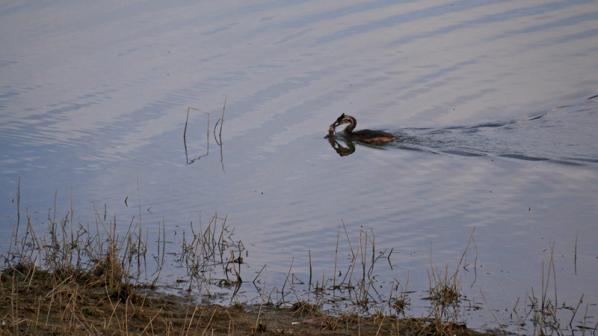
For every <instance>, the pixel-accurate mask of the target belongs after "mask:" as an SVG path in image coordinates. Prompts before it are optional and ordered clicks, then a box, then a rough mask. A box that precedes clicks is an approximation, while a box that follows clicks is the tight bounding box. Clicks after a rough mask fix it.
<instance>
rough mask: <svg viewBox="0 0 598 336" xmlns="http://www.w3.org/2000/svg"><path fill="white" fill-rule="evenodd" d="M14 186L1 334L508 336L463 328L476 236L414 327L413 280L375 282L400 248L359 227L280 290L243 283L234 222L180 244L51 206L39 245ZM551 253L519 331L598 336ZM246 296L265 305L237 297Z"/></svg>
mask: <svg viewBox="0 0 598 336" xmlns="http://www.w3.org/2000/svg"><path fill="white" fill-rule="evenodd" d="M18 185H19V187H18V188H17V194H16V197H15V200H13V202H14V203H15V205H16V225H14V229H13V230H14V231H13V234H12V236H11V238H10V245H9V247H8V249H7V250H6V251H0V335H127V336H128V335H185V336H187V335H202V336H203V335H506V334H510V333H509V332H507V331H506V330H501V329H496V330H486V331H479V330H472V329H470V328H468V327H467V326H466V324H465V322H464V321H463V315H462V312H463V310H468V309H469V310H471V309H473V310H477V309H480V308H481V307H478V306H476V305H475V304H473V305H472V302H471V301H469V299H468V298H466V297H465V296H464V295H463V294H462V292H461V283H460V274H459V270H460V269H467V268H469V269H473V274H474V281H475V279H476V278H477V273H476V269H477V246H476V243H475V240H474V233H475V232H474V231H472V232H471V235H470V237H469V239H468V241H467V244H466V246H465V248H464V251H463V254H462V255H461V257H460V260H459V261H458V264H457V266H456V267H455V268H454V271H452V272H451V271H449V268H448V266H447V267H445V268H443V269H437V268H436V267H433V266H432V267H431V268H430V270H429V271H428V281H429V283H428V287H427V288H428V289H427V291H426V294H427V296H426V297H425V298H424V300H427V301H428V302H429V313H428V314H427V315H426V316H417V317H413V316H409V314H408V312H409V308H410V304H411V297H410V295H411V294H412V293H413V291H409V290H408V287H409V280H408V279H407V281H406V282H400V281H399V280H397V279H394V280H392V281H391V282H390V283H388V282H387V283H382V282H381V281H380V280H378V277H377V272H379V271H380V268H381V267H383V266H384V267H389V268H390V269H391V270H392V269H393V264H392V258H391V256H392V254H393V249H390V250H387V249H382V250H380V249H378V248H377V245H376V240H375V236H374V233H373V232H372V231H371V230H367V229H365V228H361V229H360V230H359V235H358V237H357V238H355V237H354V232H353V233H350V232H349V230H348V229H347V227H346V226H345V225H344V223H343V224H342V227H340V228H339V230H338V231H337V239H336V246H335V253H334V263H333V265H329V267H328V270H326V271H323V272H322V273H321V274H316V272H314V271H313V269H312V266H313V265H312V258H311V251H307V252H308V258H309V267H308V274H305V273H303V274H302V275H300V276H298V275H297V274H296V273H295V272H294V268H293V267H294V266H293V261H294V258H293V259H292V260H291V265H290V267H289V269H288V272H287V274H286V277H285V278H284V281H283V282H282V283H281V284H278V285H280V287H271V286H270V287H268V286H266V285H265V281H263V280H262V277H263V275H264V273H266V272H267V270H266V268H267V267H266V266H267V265H264V266H263V267H261V268H260V269H259V271H258V272H254V274H247V273H249V272H248V270H247V269H248V267H247V266H246V260H245V259H246V258H247V257H248V252H247V250H246V249H245V245H244V244H243V242H242V241H241V240H235V239H234V238H233V230H232V228H231V227H230V226H229V224H228V222H227V217H220V216H218V215H217V214H215V215H214V216H212V217H211V218H210V219H209V221H208V222H207V223H204V224H202V223H199V225H197V224H194V223H192V222H191V223H190V225H189V227H188V229H187V230H188V231H186V230H184V231H180V232H179V233H178V234H177V232H174V236H176V237H173V236H172V235H170V234H169V235H167V234H166V231H167V230H166V224H165V223H164V222H161V223H160V225H159V226H158V228H157V232H153V233H152V234H151V235H149V234H148V232H147V230H146V229H145V228H144V227H143V224H142V221H141V212H140V214H139V216H133V217H132V218H131V219H130V220H129V221H127V222H126V223H125V222H122V221H120V222H119V224H118V225H117V218H116V216H109V215H108V209H107V207H106V206H104V208H103V209H102V210H101V211H100V210H98V209H96V208H94V210H95V216H94V218H95V223H93V224H89V223H88V224H86V225H83V224H80V223H77V221H76V219H75V211H74V210H73V209H72V208H70V209H68V210H67V211H66V214H65V215H64V216H62V217H59V216H58V215H57V210H56V201H55V202H54V208H53V210H52V209H50V210H49V211H48V217H47V224H46V229H45V230H44V232H43V233H42V234H41V235H40V234H38V232H36V229H37V230H39V229H40V228H42V227H43V226H44V225H43V224H36V225H34V224H33V223H32V218H31V216H30V215H29V214H26V215H25V216H22V215H21V199H20V183H19V184H18ZM55 198H56V195H55ZM126 202H127V200H126V198H125V203H126ZM140 211H141V210H140ZM351 236H353V239H352V238H351ZM167 245H168V247H167ZM553 254H554V252H553V249H552V247H551V249H550V258H549V260H548V261H546V263H545V264H544V263H543V264H542V274H541V276H542V277H541V278H542V288H541V291H540V292H539V293H537V294H538V295H536V294H534V292H533V288H532V294H531V295H530V297H529V298H528V301H527V303H525V307H524V308H523V310H520V309H519V310H518V309H516V307H517V305H518V304H519V300H518V301H517V303H516V307H514V308H513V314H515V315H517V317H516V319H514V321H515V322H513V323H517V325H520V326H521V327H525V326H526V324H527V323H530V325H527V328H529V327H530V326H531V327H533V329H532V330H533V334H534V335H548V334H556V335H561V334H563V333H564V331H567V330H568V331H571V332H573V331H574V330H580V331H582V332H583V331H591V332H595V331H596V328H598V324H597V325H596V327H594V328H589V327H586V325H587V324H586V323H585V321H586V316H585V315H584V317H583V321H584V323H583V324H581V325H574V320H575V317H576V315H577V313H578V310H580V307H582V303H583V295H582V296H581V298H580V300H579V302H578V303H577V305H576V306H570V305H565V303H564V302H561V303H560V304H559V302H558V301H557V299H556V298H557V286H556V284H557V282H556V267H555V263H554V257H553ZM319 266H321V265H319ZM544 266H546V268H545V267H544ZM173 267H175V268H177V270H176V272H172V269H173ZM172 273H176V278H173V274H172ZM179 275H180V276H179ZM164 277H166V278H168V279H167V280H163V278H164ZM419 285H421V284H419ZM247 286H253V288H254V289H253V290H252V292H255V293H256V295H257V296H258V297H257V298H256V299H257V301H256V300H253V301H250V300H247V299H246V298H243V299H241V298H240V295H238V294H239V292H243V291H242V290H241V289H242V288H247ZM388 289H390V293H388V294H384V293H383V291H386V292H387V291H388ZM553 291H554V292H553ZM223 292H225V293H227V294H224V295H223V294H222V293H223ZM256 302H257V303H256ZM522 305H523V303H522ZM585 305H586V310H587V305H588V303H585ZM582 309H583V308H582ZM563 311H566V312H568V313H570V314H571V315H572V316H571V318H570V320H568V323H569V324H568V327H567V325H566V322H567V321H563V319H562V317H559V313H560V312H563ZM581 314H582V313H580V315H581ZM586 315H587V312H586ZM517 321H519V322H517ZM505 327H508V325H502V324H501V328H505ZM521 330H524V332H526V331H527V332H529V331H530V330H529V329H527V330H526V329H525V328H524V329H521Z"/></svg>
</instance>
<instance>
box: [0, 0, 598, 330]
mask: <svg viewBox="0 0 598 336" xmlns="http://www.w3.org/2000/svg"><path fill="white" fill-rule="evenodd" d="M0 45H1V46H2V47H1V48H0V167H1V170H0V190H2V192H1V195H0V214H1V219H2V221H3V224H2V225H1V226H0V234H1V236H2V238H0V247H2V250H3V251H4V250H5V249H6V247H7V246H8V241H9V238H8V237H9V236H10V234H11V233H12V232H13V230H14V223H15V218H16V205H15V202H14V200H15V195H16V190H17V183H18V182H17V181H18V179H19V178H20V184H21V195H22V197H21V198H22V199H21V203H22V211H23V212H27V213H28V214H29V215H31V216H32V218H33V222H34V223H36V225H39V226H40V227H43V226H44V225H45V222H46V218H47V214H48V209H49V208H54V206H55V204H57V206H56V208H57V210H58V213H59V214H65V213H66V211H67V209H68V208H69V207H71V205H72V207H73V208H74V209H75V211H76V214H77V221H78V222H81V223H86V222H92V221H93V220H94V213H95V211H96V210H94V208H95V209H101V210H100V211H103V209H104V206H105V205H106V207H107V209H108V212H109V213H111V214H115V215H116V216H117V218H121V219H122V221H121V223H122V225H123V226H124V227H125V228H126V226H127V225H128V222H129V221H130V218H131V217H132V216H133V215H138V216H139V215H141V216H142V217H143V223H144V228H145V229H146V230H148V232H150V234H151V232H154V231H157V230H158V228H159V226H160V223H161V222H162V221H163V222H164V223H165V226H166V228H167V229H168V231H169V232H168V234H169V235H174V233H175V232H177V230H181V228H183V227H186V226H188V224H189V222H191V221H194V222H195V223H197V222H199V221H201V220H203V221H204V222H205V221H207V219H209V217H210V216H212V215H213V214H214V213H218V214H220V215H223V216H224V215H227V216H228V219H227V221H228V224H229V225H230V226H231V227H233V228H234V230H235V237H236V239H240V240H242V241H243V242H244V244H245V246H246V248H247V250H248V252H249V256H248V258H247V266H246V267H247V268H248V271H247V272H248V274H250V275H251V276H249V275H248V278H252V277H253V276H252V275H253V274H255V273H256V272H257V271H259V269H260V268H261V267H262V265H267V274H268V275H264V276H265V277H266V278H267V279H268V282H269V284H271V285H277V286H280V283H281V282H283V281H284V279H285V275H286V273H287V272H288V269H289V265H290V264H291V260H292V259H293V265H294V271H293V272H294V273H296V275H297V277H303V278H304V277H305V275H306V272H307V260H308V259H307V258H308V251H309V253H311V255H312V262H313V265H314V267H315V268H316V273H317V272H325V271H328V272H331V270H330V269H331V265H333V256H334V253H335V252H334V251H335V245H336V242H337V235H338V234H339V232H341V233H342V232H344V228H343V226H342V223H344V224H345V227H346V229H347V231H348V233H349V235H352V236H353V237H355V235H358V234H359V231H360V230H368V232H373V234H374V235H375V237H376V247H377V248H378V249H380V250H382V249H386V251H389V250H390V249H393V254H392V263H393V266H394V267H393V269H392V270H391V269H389V268H388V267H383V266H380V267H379V269H377V273H379V274H378V277H379V278H380V279H381V280H384V279H386V280H391V279H395V278H396V279H399V280H400V281H402V283H403V284H405V283H406V282H407V280H406V279H409V280H408V284H409V285H408V287H409V289H410V290H413V291H415V293H413V294H412V306H413V307H412V311H413V312H415V313H419V312H425V307H426V305H427V303H426V302H425V301H423V300H421V298H423V297H425V296H426V293H425V290H426V289H427V288H428V272H429V270H430V269H431V266H432V265H440V266H441V265H449V269H454V268H455V267H457V266H455V265H456V264H457V263H458V261H459V259H460V257H461V255H462V254H463V252H464V250H465V249H466V247H467V245H468V240H469V238H470V235H471V237H472V238H473V242H474V243H473V244H470V248H469V249H468V251H469V252H468V253H466V254H467V257H466V259H467V262H468V265H469V267H467V269H468V271H465V270H463V271H461V273H462V276H463V280H462V290H463V292H464V294H465V295H467V297H468V298H469V300H470V301H471V302H475V303H476V304H479V305H480V306H481V307H482V309H480V310H473V311H471V312H468V313H466V316H465V320H466V321H467V322H468V324H469V325H472V326H474V327H477V328H485V327H496V326H498V325H499V324H502V323H506V324H507V325H509V328H511V329H515V330H516V331H517V330H519V329H518V327H514V326H513V324H514V322H513V314H512V308H513V307H514V306H516V303H517V300H519V301H520V303H519V306H520V308H521V307H522V306H523V307H524V306H525V304H524V303H523V302H525V301H526V299H527V298H528V296H529V295H530V293H531V291H532V289H533V290H534V291H535V293H536V295H537V293H538V292H541V288H542V285H541V281H542V273H543V272H546V268H547V267H548V264H549V263H548V260H549V257H550V253H551V252H550V251H554V265H555V269H556V272H555V273H556V278H557V287H558V302H559V305H561V304H565V305H567V306H573V307H575V305H576V304H577V303H578V301H579V298H580V297H581V295H584V299H583V303H582V305H581V308H580V310H579V311H580V312H579V313H578V314H577V315H576V325H584V326H586V327H589V328H594V327H595V325H596V323H597V321H598V315H597V314H598V307H597V306H596V304H598V286H597V285H596V284H598V220H597V219H598V131H597V130H598V98H597V97H596V95H597V94H598V3H597V2H595V1H525V0H524V1H469V0H460V1H447V2H437V1H404V2H395V1H375V0H372V1H352V0H351V1H314V2H306V1H252V2H247V1H225V2H217V3H216V2H211V1H207V2H199V3H196V2H192V1H169V2H150V3H147V2H142V1H127V2H121V1H102V2H92V3H89V2H79V1H60V2H57V1H3V2H2V3H1V4H0ZM225 97H226V110H225V115H224V123H223V124H222V135H221V140H222V146H221V147H220V146H218V145H217V144H216V143H215V142H214V139H213V135H214V134H212V133H213V131H211V133H210V151H209V155H207V156H205V157H202V158H200V159H199V160H197V161H195V162H193V163H192V164H187V162H186V159H185V148H184V146H183V137H182V135H183V129H184V126H185V121H186V113H187V109H188V107H193V108H196V109H197V110H191V113H190V117H189V122H188V130H187V141H188V145H189V148H188V149H189V153H188V154H189V156H190V157H191V158H194V157H197V156H198V155H200V154H202V153H204V152H205V151H206V128H207V123H208V114H209V119H210V121H209V122H210V126H209V127H210V129H212V128H213V127H214V126H217V127H219V126H220V124H218V125H216V121H217V120H218V118H219V117H220V116H221V114H220V113H221V111H222V107H223V104H224V101H225ZM341 113H347V114H350V115H353V116H355V117H356V118H357V119H358V126H357V128H372V129H384V130H387V131H390V132H393V133H394V134H396V135H398V136H399V141H397V142H394V143H392V144H389V145H387V146H383V147H371V146H364V145H360V144H354V146H355V148H354V151H352V153H350V155H344V156H339V155H338V154H337V152H336V151H335V150H334V148H333V147H332V146H331V144H330V143H329V141H328V140H327V139H325V138H324V136H325V135H326V131H327V129H328V125H329V124H330V123H332V122H333V121H334V120H335V119H336V118H337V117H338V116H339V115H340V114H341ZM339 144H340V145H342V146H344V147H346V146H348V145H349V144H346V143H344V142H342V141H340V142H339ZM343 154H348V153H343ZM55 195H56V200H55ZM125 199H126V204H125ZM474 228H475V230H474ZM472 232H473V233H472ZM343 235H344V233H343ZM341 237H342V236H341ZM474 247H475V249H474ZM474 250H475V253H473V252H472V251H474ZM474 256H475V258H476V259H475V264H474V263H473V260H474ZM543 263H544V265H543ZM474 268H475V270H476V272H475V281H473V280H472V277H473V273H474V272H472V269H474ZM318 274H319V273H318ZM173 276H174V275H173ZM551 286H552V284H551ZM250 294H251V293H247V296H251V295H250ZM571 315H572V312H571V311H569V310H563V312H562V316H563V321H564V322H565V323H564V324H568V322H569V319H570V318H571ZM584 318H585V320H584ZM523 320H524V321H527V322H528V325H529V324H530V323H529V317H528V318H524V319H523ZM525 328H529V326H528V327H525ZM523 330H524V331H523V332H525V330H529V329H523ZM519 331H521V330H519Z"/></svg>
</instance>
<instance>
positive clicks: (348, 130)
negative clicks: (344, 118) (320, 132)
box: [345, 119, 357, 134]
mask: <svg viewBox="0 0 598 336" xmlns="http://www.w3.org/2000/svg"><path fill="white" fill-rule="evenodd" d="M356 126H357V120H355V119H351V122H350V123H349V125H347V127H345V133H347V134H351V133H352V132H353V130H354V129H355V127H356Z"/></svg>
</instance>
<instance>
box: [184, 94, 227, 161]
mask: <svg viewBox="0 0 598 336" xmlns="http://www.w3.org/2000/svg"><path fill="white" fill-rule="evenodd" d="M226 102H227V97H226V96H225V97H224V103H223V105H222V114H221V115H220V118H218V120H217V121H216V123H215V124H214V128H213V132H214V133H213V134H214V141H215V142H216V144H217V145H218V147H220V165H221V166H222V171H224V152H223V149H222V127H223V125H224V112H225V111H226ZM191 111H198V112H199V109H197V108H194V107H191V106H188V107H187V117H186V119H185V127H184V128H183V146H184V148H185V161H186V162H187V164H188V165H190V164H193V163H194V162H195V161H198V160H200V159H201V158H203V157H206V156H208V155H209V154H210V129H211V127H210V113H209V112H208V113H207V115H208V123H207V128H206V152H205V153H204V154H201V155H199V156H197V157H195V158H192V159H189V148H188V146H187V128H188V126H189V115H190V114H191ZM216 131H218V132H216Z"/></svg>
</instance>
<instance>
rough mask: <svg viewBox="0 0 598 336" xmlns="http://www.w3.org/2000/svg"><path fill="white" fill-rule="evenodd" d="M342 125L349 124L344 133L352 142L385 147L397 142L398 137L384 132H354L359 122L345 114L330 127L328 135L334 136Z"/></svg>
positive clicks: (366, 130) (367, 130) (365, 130)
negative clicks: (387, 144)
mask: <svg viewBox="0 0 598 336" xmlns="http://www.w3.org/2000/svg"><path fill="white" fill-rule="evenodd" d="M342 124H349V125H348V126H347V127H345V130H344V131H343V132H344V133H345V136H346V137H347V138H348V139H350V140H355V141H359V142H363V143H367V144H372V145H383V144H386V143H389V142H392V141H395V140H397V137H396V136H394V135H392V134H390V133H387V132H383V131H377V130H369V129H364V130H358V131H353V130H354V129H355V126H357V120H356V119H355V118H354V117H352V116H350V115H346V114H344V113H343V114H341V116H340V117H338V118H337V119H336V121H335V122H333V123H332V124H331V125H330V127H329V128H328V135H329V136H334V133H335V131H336V128H337V127H338V126H340V125H342Z"/></svg>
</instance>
